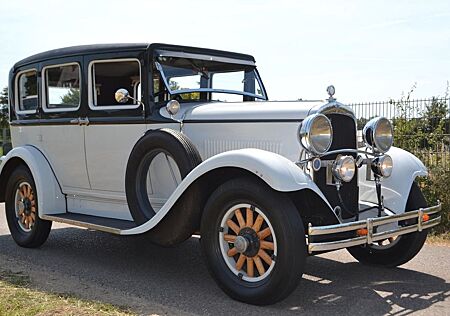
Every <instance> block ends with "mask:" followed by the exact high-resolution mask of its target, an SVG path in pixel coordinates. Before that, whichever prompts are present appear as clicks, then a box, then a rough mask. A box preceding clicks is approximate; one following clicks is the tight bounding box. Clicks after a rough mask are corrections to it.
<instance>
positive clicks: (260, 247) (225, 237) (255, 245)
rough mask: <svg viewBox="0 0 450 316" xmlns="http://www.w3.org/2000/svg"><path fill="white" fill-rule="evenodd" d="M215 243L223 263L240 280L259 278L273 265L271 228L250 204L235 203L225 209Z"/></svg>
mask: <svg viewBox="0 0 450 316" xmlns="http://www.w3.org/2000/svg"><path fill="white" fill-rule="evenodd" d="M219 243H220V247H221V252H222V256H223V258H224V260H225V262H226V264H227V266H228V267H229V268H230V270H231V271H232V272H233V273H234V274H235V275H237V276H238V277H239V278H241V279H242V280H244V281H247V282H258V281H261V280H263V279H265V278H266V277H267V276H269V275H270V273H271V271H272V270H273V268H274V266H275V263H276V256H277V240H276V236H275V231H274V229H273V227H272V225H271V223H270V222H269V220H268V218H267V217H266V216H265V215H264V213H263V212H262V211H261V210H260V209H259V208H257V207H256V206H254V205H250V204H238V205H235V206H233V207H231V208H230V209H229V210H228V211H227V212H226V213H225V215H224V217H223V219H222V222H221V227H220V230H219Z"/></svg>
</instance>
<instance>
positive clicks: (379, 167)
mask: <svg viewBox="0 0 450 316" xmlns="http://www.w3.org/2000/svg"><path fill="white" fill-rule="evenodd" d="M393 166H394V163H393V161H392V158H391V156H389V155H383V156H380V157H377V158H375V159H374V160H373V161H372V165H371V168H372V171H373V173H375V174H377V175H379V176H381V177H385V178H387V177H389V176H390V175H391V174H392V167H393Z"/></svg>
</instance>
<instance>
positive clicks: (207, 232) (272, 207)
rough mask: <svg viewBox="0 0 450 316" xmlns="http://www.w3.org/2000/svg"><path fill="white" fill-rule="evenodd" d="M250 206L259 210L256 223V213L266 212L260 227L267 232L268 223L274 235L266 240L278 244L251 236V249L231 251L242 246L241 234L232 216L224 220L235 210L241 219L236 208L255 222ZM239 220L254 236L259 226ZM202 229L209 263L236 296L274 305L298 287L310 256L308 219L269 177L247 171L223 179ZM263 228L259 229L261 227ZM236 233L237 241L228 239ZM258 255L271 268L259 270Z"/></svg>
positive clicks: (244, 231) (227, 290) (208, 206)
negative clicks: (268, 181) (261, 178)
mask: <svg viewBox="0 0 450 316" xmlns="http://www.w3.org/2000/svg"><path fill="white" fill-rule="evenodd" d="M249 208H250V211H252V212H253V215H252V216H251V218H252V221H251V222H250V223H254V225H256V223H257V217H255V215H256V213H258V215H261V214H262V215H261V217H263V216H265V218H264V223H263V226H261V228H260V230H259V232H260V233H263V232H264V231H265V230H267V229H268V228H269V229H270V231H272V234H271V235H269V237H266V239H261V240H262V241H264V242H265V243H266V245H267V243H269V244H270V243H272V244H273V245H272V248H273V250H270V249H269V248H268V247H267V246H266V247H264V248H261V247H262V242H261V241H260V244H259V247H260V248H258V244H257V243H254V241H251V242H249V243H247V245H248V248H247V249H246V250H245V252H243V253H237V254H236V255H233V256H232V257H230V255H229V254H230V251H231V252H233V250H232V249H233V248H236V249H237V247H238V240H237V237H236V236H234V237H233V236H232V234H235V235H238V234H237V233H236V232H233V231H232V229H231V226H228V227H227V226H226V225H228V223H229V222H228V220H227V221H226V223H227V224H226V225H225V224H223V223H224V221H225V219H227V218H228V217H229V216H231V217H230V219H231V220H232V221H234V222H235V220H236V219H235V218H234V217H233V216H237V215H236V210H240V211H241V214H244V215H245V223H246V225H247V226H249V225H248V224H249V223H248V222H247V220H248V218H249V215H248V213H246V212H248V211H249V210H248V209H249ZM230 211H231V212H230ZM227 214H230V215H227ZM236 218H237V217H236ZM266 221H267V222H266ZM235 224H236V222H235ZM239 226H240V227H239V228H240V232H239V234H241V235H242V236H247V237H249V239H247V241H249V240H251V236H252V234H253V232H251V231H250V230H249V228H248V227H244V228H242V227H243V225H239ZM251 227H254V226H251ZM264 227H265V228H264ZM230 229H231V230H230ZM235 229H236V228H235ZM252 229H253V228H252ZM200 230H201V246H202V250H203V253H204V256H205V258H206V263H207V266H208V269H209V271H210V273H211V275H212V276H213V278H214V280H215V281H216V282H217V284H218V285H219V287H220V288H222V290H223V291H224V292H225V293H227V294H228V295H229V296H230V297H232V298H233V299H235V300H238V301H242V302H245V303H249V304H255V305H268V304H273V303H276V302H278V301H281V300H283V299H284V298H285V297H287V296H288V295H289V294H290V293H291V292H292V291H294V289H295V288H296V287H297V285H298V282H299V281H300V279H301V276H302V274H303V270H304V265H305V259H306V256H307V252H306V240H305V232H304V227H303V223H302V220H301V218H300V215H299V213H298V210H297V209H296V207H295V206H294V204H293V203H292V201H291V200H290V199H288V198H287V197H286V196H285V195H283V194H282V193H279V192H276V191H273V190H272V189H271V188H269V187H268V186H267V185H266V184H265V183H261V182H260V181H259V180H258V179H252V178H246V177H245V178H238V179H234V180H230V181H228V182H226V183H224V184H223V185H221V186H220V187H219V188H218V189H216V191H214V193H213V194H212V195H211V197H210V198H209V200H208V202H207V204H206V207H205V210H204V215H203V217H202V221H201V229H200ZM257 231H258V230H257V229H256V230H255V232H257ZM247 233H248V235H246V234H247ZM230 235H231V236H232V237H233V238H235V239H234V241H233V242H234V243H232V242H227V241H226V240H227V239H226V238H230ZM238 236H240V235H238ZM242 236H241V237H242ZM241 250H242V249H241ZM259 250H263V251H266V253H267V254H268V255H269V257H270V256H271V259H273V260H272V261H271V265H269V264H268V263H267V262H265V260H266V259H264V257H263V256H259V255H260V252H259ZM255 253H257V255H256V256H254V255H255ZM241 255H244V257H245V258H244V259H245V261H246V263H245V264H243V265H242V268H240V269H237V267H236V266H235V268H234V270H232V269H233V264H234V263H235V262H236V264H237V263H238V262H239V260H240V259H239V258H240V257H241ZM256 257H259V258H260V259H259V261H260V262H261V263H262V264H263V267H264V268H265V269H264V270H263V272H259V268H258V266H257V265H256V262H257V258H256ZM247 258H251V260H250V261H251V262H250V263H251V267H253V268H249V263H248V262H247V260H248V259H247ZM261 259H263V260H261ZM269 262H270V260H269Z"/></svg>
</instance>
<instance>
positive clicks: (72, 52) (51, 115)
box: [0, 44, 441, 305]
mask: <svg viewBox="0 0 450 316" xmlns="http://www.w3.org/2000/svg"><path fill="white" fill-rule="evenodd" d="M327 91H328V94H329V96H328V97H327V98H328V99H327V100H325V101H293V102H280V101H269V100H268V95H267V92H266V90H265V88H264V85H263V82H262V80H261V77H260V75H259V73H258V70H257V68H256V65H255V59H254V58H253V57H252V56H250V55H245V54H239V53H232V52H226V51H219V50H212V49H203V48H194V47H184V46H175V45H167V44H112V45H109V44H108V45H88V46H77V47H69V48H62V49H56V50H52V51H48V52H44V53H40V54H37V55H34V56H31V57H28V58H25V59H23V60H21V61H19V62H17V63H16V64H15V65H14V66H13V68H12V69H11V72H10V76H9V96H10V120H11V135H12V142H13V146H14V148H13V149H12V150H11V151H10V152H9V153H8V154H7V155H6V156H4V157H2V159H1V160H2V162H1V165H0V201H1V202H5V208H6V215H7V221H8V225H9V228H10V231H11V235H12V237H13V238H14V240H15V242H16V243H17V244H18V245H19V246H22V247H39V246H41V245H42V244H43V243H44V242H45V240H46V239H47V237H48V235H49V232H50V229H51V226H52V222H62V223H67V224H71V225H76V226H80V227H87V228H90V229H95V230H99V231H105V232H110V233H113V234H118V235H134V234H146V235H147V237H148V241H149V242H153V243H156V244H159V245H162V246H173V245H176V244H179V243H181V242H183V241H185V240H186V239H188V238H190V237H191V236H192V235H200V244H201V247H202V250H203V253H204V258H205V261H206V263H207V266H208V268H209V270H210V272H211V274H212V276H213V278H214V279H215V281H216V282H217V283H218V285H219V286H220V287H221V288H222V289H223V290H224V291H225V292H226V293H227V294H228V295H229V296H231V297H232V298H234V299H236V300H240V301H243V302H247V303H251V304H259V305H264V304H272V303H275V302H277V301H280V300H282V299H283V298H285V297H286V296H288V295H289V294H290V293H291V292H292V291H293V290H294V289H295V288H296V286H297V284H298V282H299V280H300V279H301V276H302V273H303V271H304V266H305V261H306V258H307V257H308V256H309V255H314V254H319V253H323V252H327V251H332V250H336V249H343V248H347V249H348V251H349V252H350V254H351V255H352V256H353V257H355V258H356V259H357V260H358V261H360V262H361V263H364V264H374V265H379V266H386V267H393V266H398V265H401V264H404V263H405V262H407V261H409V260H411V259H412V258H413V257H414V256H415V255H416V254H417V253H418V252H419V250H420V249H421V248H422V246H423V244H424V242H425V239H426V236H427V232H428V229H429V228H430V227H432V226H434V225H437V224H438V223H439V222H440V209H441V205H440V203H439V201H437V202H436V203H434V205H433V206H428V205H427V202H426V201H425V199H424V197H423V195H422V193H421V191H420V188H419V187H418V185H417V184H416V182H415V179H416V177H419V176H426V175H427V170H426V168H425V167H424V165H423V164H422V162H420V161H419V159H417V158H416V157H415V156H413V155H412V154H410V153H409V152H406V151H404V150H402V149H399V148H395V147H392V143H393V129H392V126H391V123H390V121H389V120H388V119H387V118H383V117H376V118H373V119H372V120H370V121H369V122H368V123H367V125H366V126H365V127H364V130H363V131H362V134H363V138H364V142H360V143H361V146H358V143H359V142H358V139H357V133H358V132H357V127H356V126H357V125H356V119H355V115H354V113H353V112H352V110H351V109H350V108H349V107H347V106H345V105H343V104H341V103H339V102H337V101H336V99H335V98H334V97H333V96H334V94H335V92H334V87H333V86H330V87H329V88H328V90H327ZM349 273H351V272H349ZM193 281H194V280H193Z"/></svg>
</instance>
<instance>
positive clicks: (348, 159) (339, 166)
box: [331, 155, 356, 182]
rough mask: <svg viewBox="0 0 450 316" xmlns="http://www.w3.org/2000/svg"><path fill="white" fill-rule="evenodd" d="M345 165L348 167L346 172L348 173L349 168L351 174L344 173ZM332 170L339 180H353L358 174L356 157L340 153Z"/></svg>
mask: <svg viewBox="0 0 450 316" xmlns="http://www.w3.org/2000/svg"><path fill="white" fill-rule="evenodd" d="M344 167H345V168H346V170H345V171H344V172H345V173H347V171H348V170H351V173H350V174H349V175H348V174H345V173H344V174H343V172H342V171H343V169H344ZM348 167H352V169H349V168H348ZM331 170H332V173H333V176H334V177H335V178H336V179H338V180H339V181H343V182H351V181H352V180H353V178H354V177H355V174H356V162H355V158H354V157H353V156H343V155H339V156H337V157H336V159H335V160H334V162H333V167H332V169H331Z"/></svg>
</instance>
